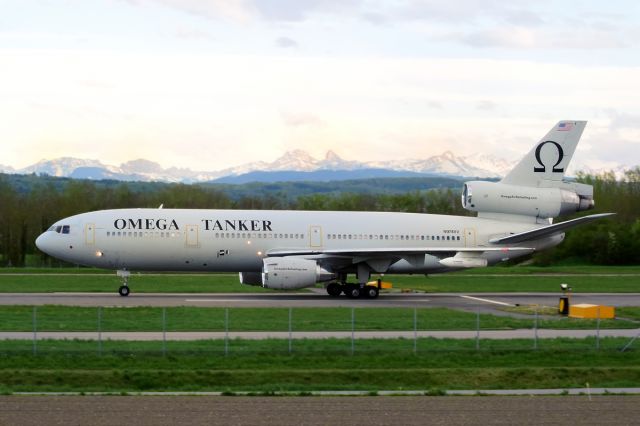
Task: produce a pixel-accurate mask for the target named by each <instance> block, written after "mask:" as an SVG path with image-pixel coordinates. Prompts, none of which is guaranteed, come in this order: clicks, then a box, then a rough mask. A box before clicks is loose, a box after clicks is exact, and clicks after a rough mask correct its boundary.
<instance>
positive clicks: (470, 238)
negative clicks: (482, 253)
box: [464, 228, 476, 247]
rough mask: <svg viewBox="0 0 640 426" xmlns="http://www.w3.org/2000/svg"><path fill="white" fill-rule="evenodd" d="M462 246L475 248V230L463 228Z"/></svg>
mask: <svg viewBox="0 0 640 426" xmlns="http://www.w3.org/2000/svg"><path fill="white" fill-rule="evenodd" d="M464 246H465V247H475V246H476V229H475V228H464Z"/></svg>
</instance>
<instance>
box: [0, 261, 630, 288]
mask: <svg viewBox="0 0 640 426" xmlns="http://www.w3.org/2000/svg"><path fill="white" fill-rule="evenodd" d="M374 278H375V277H374ZM384 280H385V281H390V282H392V283H393V285H394V287H395V288H396V289H412V290H419V291H426V292H557V291H558V289H559V285H560V284H561V283H568V284H569V285H570V286H571V287H572V288H573V290H574V292H576V293H588V292H622V293H625V292H626V293H635V292H640V267H636V266H632V267H603V266H558V267H548V268H541V267H520V266H517V267H493V268H480V269H472V270H468V271H462V272H456V273H451V274H442V275H430V276H428V277H425V276H424V275H387V276H385V277H384ZM129 284H130V286H131V289H132V291H133V292H136V293H176V292H178V293H179V292H184V293H245V292H251V293H255V292H272V291H273V290H265V289H263V288H261V287H254V286H245V285H241V284H240V283H239V281H238V275H237V274H135V273H134V274H133V275H132V276H131V278H130V280H129ZM119 286H120V279H119V278H117V277H116V275H115V273H114V272H112V271H104V270H98V269H89V268H56V269H52V268H49V269H35V268H23V269H20V268H4V269H0V293H2V292H4V293H7V292H23V293H25V292H26V293H29V292H38V293H40V292H43V293H46V292H107V293H115V292H116V290H117V288H118V287H119ZM299 291H305V290H299Z"/></svg>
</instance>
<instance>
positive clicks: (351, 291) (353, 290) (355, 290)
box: [344, 284, 362, 299]
mask: <svg viewBox="0 0 640 426" xmlns="http://www.w3.org/2000/svg"><path fill="white" fill-rule="evenodd" d="M344 294H346V295H347V297H348V298H349V299H358V298H359V297H360V296H361V295H362V290H360V286H359V285H351V284H350V285H348V286H347V288H346V289H345V290H344Z"/></svg>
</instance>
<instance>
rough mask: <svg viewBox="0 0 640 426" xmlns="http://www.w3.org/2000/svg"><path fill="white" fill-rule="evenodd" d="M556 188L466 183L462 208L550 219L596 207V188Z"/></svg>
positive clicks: (573, 185)
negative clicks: (594, 193) (594, 195)
mask: <svg viewBox="0 0 640 426" xmlns="http://www.w3.org/2000/svg"><path fill="white" fill-rule="evenodd" d="M555 185H558V186H559V187H555V188H540V187H528V186H518V185H508V184H504V183H500V182H484V181H472V182H466V183H465V184H464V187H463V190H462V207H464V208H465V209H467V210H470V211H473V212H481V213H503V214H511V215H522V216H530V217H536V218H540V219H548V218H552V217H557V216H560V215H564V214H569V213H575V212H579V211H583V210H589V209H592V208H593V207H594V201H593V187H592V186H591V185H584V184H581V183H568V182H557V183H555Z"/></svg>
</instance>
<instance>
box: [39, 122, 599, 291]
mask: <svg viewBox="0 0 640 426" xmlns="http://www.w3.org/2000/svg"><path fill="white" fill-rule="evenodd" d="M585 125H586V121H560V122H559V123H558V124H556V125H555V126H553V128H552V129H551V130H550V131H549V133H547V134H546V136H545V137H544V138H542V139H541V140H540V142H538V143H537V144H536V145H535V146H534V147H533V149H532V150H531V151H530V152H529V153H528V154H527V155H526V156H525V157H524V158H523V159H522V160H521V161H520V162H519V163H518V164H517V165H516V166H515V168H514V169H513V170H512V171H511V172H510V173H509V174H507V175H506V176H505V177H504V179H502V180H501V181H500V182H485V181H471V182H466V183H465V184H464V187H463V191H462V205H463V206H464V208H465V209H467V210H470V211H473V212H477V217H466V216H448V215H433V214H417V213H386V212H336V211H329V212H324V211H266V210H195V209H162V208H159V209H117V210H102V211H96V212H90V213H83V214H79V215H75V216H71V217H68V218H65V219H62V220H60V221H58V222H56V223H55V224H54V225H53V226H52V227H51V228H49V230H48V231H46V232H44V233H43V234H42V235H40V236H39V237H38V239H37V240H36V245H37V246H38V248H39V249H40V250H42V251H44V252H45V253H47V254H49V255H51V256H53V257H56V258H59V259H62V260H65V261H67V262H71V263H75V264H81V265H87V266H94V267H98V268H107V269H114V270H117V271H118V275H119V276H121V277H122V278H123V284H122V286H121V287H120V288H119V293H120V295H122V296H127V295H129V287H128V277H129V274H130V271H131V270H137V271H212V272H214V271H215V272H239V273H240V282H241V283H243V284H249V285H261V286H263V287H266V288H271V289H299V288H304V287H309V286H313V285H315V284H316V283H321V282H322V283H325V286H326V290H327V292H328V293H329V294H330V295H331V296H339V295H340V294H342V293H344V294H346V295H347V296H348V297H352V298H357V297H369V298H375V297H377V296H378V292H379V288H378V286H379V285H378V286H373V285H367V283H368V282H369V279H370V277H371V274H372V273H376V274H385V273H393V274H416V273H420V274H427V273H429V274H431V273H440V272H448V271H455V270H459V269H461V268H475V267H484V266H487V265H493V264H496V263H498V262H501V261H505V260H509V259H513V258H516V257H519V256H524V255H527V254H530V253H532V252H534V251H537V250H542V249H546V248H549V247H553V246H556V245H557V244H559V243H560V242H561V241H562V240H563V239H564V231H565V230H567V229H569V228H572V227H574V226H576V225H579V224H582V223H587V222H591V221H593V220H596V219H599V218H602V217H605V216H609V215H610V214H611V213H604V214H594V215H590V216H584V217H580V218H577V219H573V220H569V221H566V222H560V223H556V224H554V223H553V218H555V217H557V216H559V215H562V214H570V213H575V212H579V211H583V210H589V209H591V208H593V206H594V201H593V188H592V187H591V186H590V185H584V184H580V183H575V182H566V181H564V180H563V177H564V174H565V170H566V168H567V165H568V164H569V161H570V160H571V157H572V156H573V153H574V151H575V148H576V145H577V144H578V141H579V139H580V136H581V135H582V131H583V130H584V127H585ZM349 274H355V275H356V280H357V282H356V283H352V284H349V283H347V276H348V275H349Z"/></svg>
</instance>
